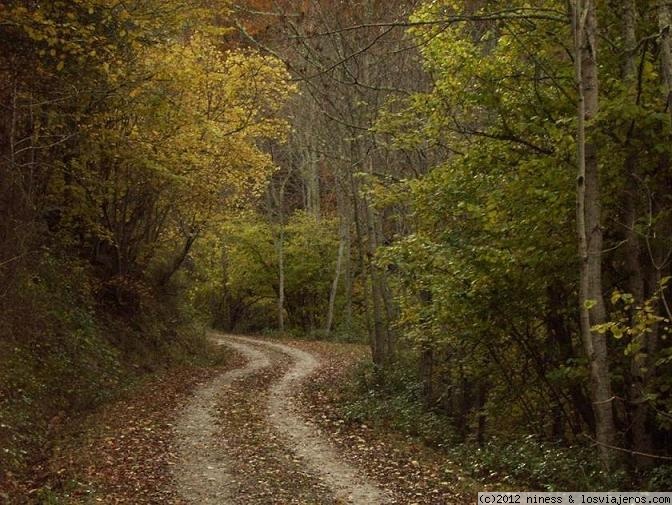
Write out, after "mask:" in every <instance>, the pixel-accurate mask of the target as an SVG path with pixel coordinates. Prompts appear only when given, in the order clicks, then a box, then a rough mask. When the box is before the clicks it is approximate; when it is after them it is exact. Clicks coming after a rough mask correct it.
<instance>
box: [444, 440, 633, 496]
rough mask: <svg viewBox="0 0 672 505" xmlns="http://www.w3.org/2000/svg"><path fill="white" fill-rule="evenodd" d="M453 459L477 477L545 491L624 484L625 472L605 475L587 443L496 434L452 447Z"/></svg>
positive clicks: (609, 487)
mask: <svg viewBox="0 0 672 505" xmlns="http://www.w3.org/2000/svg"><path fill="white" fill-rule="evenodd" d="M449 454H450V457H451V459H453V460H454V461H460V464H461V466H462V467H463V468H464V469H465V470H466V471H467V472H470V473H471V474H472V475H473V476H474V477H476V478H479V479H487V480H491V481H493V482H498V483H499V482H505V483H507V484H510V485H515V486H524V487H525V488H529V489H540V490H543V491H567V490H570V489H591V490H596V491H597V490H605V491H606V490H609V489H615V488H616V489H618V488H622V486H623V482H624V475H623V474H622V473H618V472H616V473H612V474H610V475H605V474H603V473H602V471H601V469H600V467H599V465H598V464H597V462H596V461H595V459H594V457H593V453H592V451H591V450H590V449H589V448H586V447H562V446H558V445H554V444H551V443H549V442H546V441H543V440H539V439H538V438H537V437H535V436H533V435H530V436H527V437H523V438H517V439H514V440H500V439H497V438H493V439H491V440H489V441H488V442H487V443H486V444H485V445H484V446H482V447H478V446H474V445H471V444H465V445H461V446H458V447H455V448H452V449H450V451H449Z"/></svg>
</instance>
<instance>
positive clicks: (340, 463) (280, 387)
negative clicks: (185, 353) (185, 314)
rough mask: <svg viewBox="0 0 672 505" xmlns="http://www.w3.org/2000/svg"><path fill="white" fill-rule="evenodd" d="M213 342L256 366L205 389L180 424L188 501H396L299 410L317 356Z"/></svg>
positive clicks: (372, 504) (180, 469)
mask: <svg viewBox="0 0 672 505" xmlns="http://www.w3.org/2000/svg"><path fill="white" fill-rule="evenodd" d="M212 338H213V339H214V340H215V341H217V342H218V343H219V344H221V345H226V346H229V347H231V348H233V349H234V350H235V351H236V352H239V353H241V354H242V355H243V356H244V357H245V358H246V359H247V360H248V363H247V364H246V365H245V366H244V367H243V368H239V369H236V370H233V371H229V372H227V373H224V374H222V375H220V376H219V377H217V378H215V379H214V380H212V381H211V382H209V383H208V384H206V385H205V386H202V387H201V388H200V389H199V390H197V391H196V392H195V394H194V396H193V397H192V399H191V401H190V402H189V403H188V404H187V406H186V407H185V409H184V411H183V413H182V415H181V417H180V418H179V419H178V423H177V430H176V436H177V442H176V448H177V452H178V456H179V457H178V461H177V465H176V467H175V469H174V475H175V480H176V483H177V485H178V490H179V492H180V494H181V495H182V497H183V498H184V499H186V500H187V501H188V502H189V503H203V504H215V503H217V504H220V505H227V504H228V503H241V501H240V500H241V499H244V503H247V504H253V503H258V504H270V503H297V504H301V503H303V504H311V505H313V504H314V505H317V504H320V505H322V504H330V505H331V504H342V503H350V504H358V505H379V504H380V505H382V504H384V503H393V501H392V498H391V497H390V495H388V493H387V492H385V491H383V490H382V489H381V488H380V487H378V486H377V485H375V484H374V483H372V482H371V481H369V480H368V479H367V478H365V477H363V473H362V471H360V470H358V469H356V468H355V467H354V466H352V465H351V464H349V463H347V462H345V461H344V460H343V458H341V457H340V455H339V453H338V452H337V450H336V449H335V448H334V447H333V446H332V445H331V443H330V442H329V441H328V440H327V438H326V437H324V436H323V435H322V434H321V433H320V432H319V431H318V429H317V428H316V427H315V425H313V424H312V423H311V422H309V421H308V420H307V419H305V418H304V417H303V416H302V415H301V414H300V413H299V412H298V409H297V406H296V404H295V401H294V397H295V395H296V394H297V393H298V389H299V387H300V386H301V384H302V382H303V381H305V380H306V379H307V378H308V377H309V376H310V375H311V374H312V373H313V372H315V371H316V370H317V369H318V368H319V366H320V362H319V360H318V359H317V358H316V357H315V356H314V355H313V354H311V353H308V352H306V351H303V350H300V349H297V348H295V347H291V346H288V345H284V344H279V343H275V342H268V341H265V340H260V339H254V338H249V337H240V336H232V335H222V334H213V335H212ZM287 358H289V363H288V362H287V361H288V360H287ZM225 393H226V394H225ZM227 410H228V412H227Z"/></svg>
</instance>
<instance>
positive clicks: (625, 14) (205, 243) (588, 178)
mask: <svg viewBox="0 0 672 505" xmlns="http://www.w3.org/2000/svg"><path fill="white" fill-rule="evenodd" d="M671 10H672V9H671V8H670V6H669V5H668V4H666V3H665V2H655V1H653V0H650V1H649V0H646V1H635V0H612V1H606V2H599V3H595V2H592V1H588V0H587V1H585V2H584V1H574V2H569V3H567V2H561V1H544V2H537V3H534V5H530V3H529V2H518V1H511V2H507V3H506V5H502V4H501V2H490V1H485V0H479V1H468V2H463V1H450V0H441V1H433V2H422V1H408V2H385V1H375V0H358V1H350V2H338V1H327V0H305V1H298V0H295V1H289V0H267V1H263V0H255V1H252V0H249V1H247V2H239V3H235V2H224V1H222V2H221V3H218V2H215V1H205V0H203V1H197V0H193V1H190V2H172V1H155V0H133V1H129V2H123V3H122V2H115V1H112V0H76V1H72V2H51V3H49V4H48V5H45V4H42V3H39V2H34V3H33V2H12V1H5V2H3V3H2V5H0V43H1V44H2V47H3V48H5V49H4V50H3V53H2V55H0V61H1V62H2V64H1V65H0V75H1V76H2V79H1V80H0V103H1V104H2V108H3V115H2V118H1V119H0V132H1V134H0V149H1V151H2V157H1V159H0V208H1V209H2V220H1V221H0V279H1V282H0V289H1V292H0V312H1V314H2V315H1V316H0V363H1V366H0V407H1V408H2V409H1V410H0V414H1V415H2V418H1V419H0V421H1V423H2V424H0V444H1V446H2V447H3V449H6V450H5V454H6V455H7V457H6V458H3V459H2V465H1V466H0V471H3V472H6V471H16V470H17V469H19V468H21V467H22V465H25V464H26V462H27V461H29V457H30V456H31V455H32V454H34V453H35V450H36V449H39V448H40V447H41V446H42V444H43V443H44V440H45V439H47V438H48V436H49V432H50V429H51V425H50V422H51V420H53V419H54V416H57V417H58V416H66V415H68V414H71V413H73V412H78V411H82V410H86V409H90V408H91V407H92V406H94V405H96V404H97V403H99V402H102V401H105V400H106V399H107V397H108V396H110V395H114V394H115V391H117V390H118V389H119V387H120V386H121V385H122V384H123V383H126V382H128V381H129V380H132V379H131V378H132V377H137V376H139V375H142V374H144V373H147V372H150V371H152V370H155V369H157V368H158V367H163V366H166V365H167V364H171V363H172V364H175V363H178V362H181V361H183V360H188V359H195V358H194V357H195V356H202V355H203V354H205V353H206V349H207V348H206V344H205V340H204V337H203V328H205V327H207V326H209V325H215V326H217V327H220V328H223V329H226V330H229V331H235V332H266V333H278V334H283V335H286V334H291V335H295V336H309V337H312V338H324V339H326V338H330V339H343V340H348V341H367V342H369V343H370V344H371V349H372V357H373V363H372V364H370V365H367V366H364V367H362V369H361V370H359V371H358V372H357V374H356V375H355V376H353V383H352V384H350V385H349V386H348V387H347V388H346V389H347V391H345V392H344V394H345V396H346V397H347V398H348V400H347V403H346V405H344V409H345V412H346V414H347V416H348V417H349V418H350V419H351V420H353V421H355V420H356V421H360V422H361V421H366V422H369V423H379V424H382V425H385V426H388V427H392V428H394V429H399V430H403V431H406V432H408V433H410V434H412V435H416V436H420V437H422V438H423V439H424V440H425V441H426V442H427V443H431V444H434V445H439V446H442V447H444V448H445V450H446V451H447V453H448V454H450V455H453V456H455V457H459V458H460V459H461V460H463V461H464V462H465V466H467V467H469V469H470V470H471V471H473V472H474V473H475V474H476V475H479V476H482V477H488V476H493V475H495V476H497V478H504V479H509V478H510V479H511V480H512V481H513V482H524V483H526V484H527V485H530V486H534V487H545V488H547V489H558V488H561V489H562V488H564V489H568V488H577V487H579V488H582V489H599V488H633V487H634V488H640V489H641V488H648V489H669V487H670V484H672V469H671V467H670V466H669V465H668V462H669V458H670V456H671V454H670V453H671V449H672V440H671V438H670V434H671V433H670V429H671V424H670V423H671V421H672V413H671V412H672V410H671V409H670V404H671V401H672V399H671V397H670V390H671V387H672V375H671V374H670V362H671V361H672V347H670V344H669V343H668V339H667V337H668V335H669V327H668V325H669V319H670V317H671V314H670V309H669V302H668V298H667V297H668V296H669V290H668V283H669V278H670V277H669V276H670V259H671V256H672V221H671V220H672V215H671V212H670V211H671V210H672V206H671V201H670V195H671V194H672V192H671V189H672V188H671V185H672V170H671V167H670V163H671V155H672V152H671V149H672V143H671V142H670V135H671V134H672V128H671V119H672V45H671V43H672V41H671V40H670V37H671V34H670V23H671V17H670V11H671ZM577 204H578V205H577ZM201 359H204V358H201ZM28 433H31V434H30V435H27V434H28ZM577 483H580V485H578V484H577Z"/></svg>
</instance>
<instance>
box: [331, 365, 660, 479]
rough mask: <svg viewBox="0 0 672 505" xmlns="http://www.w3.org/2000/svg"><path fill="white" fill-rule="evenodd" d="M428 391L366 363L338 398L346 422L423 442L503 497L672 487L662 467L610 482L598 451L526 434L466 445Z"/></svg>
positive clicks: (406, 368) (398, 369)
mask: <svg viewBox="0 0 672 505" xmlns="http://www.w3.org/2000/svg"><path fill="white" fill-rule="evenodd" d="M422 391H423V390H422V384H421V381H420V380H419V378H418V377H417V374H416V373H415V372H414V370H413V368H412V367H411V366H410V365H409V364H405V363H403V362H402V363H397V364H396V366H394V367H390V368H389V369H383V370H381V369H375V368H374V367H373V366H372V365H371V364H370V363H363V364H361V365H360V366H359V367H356V368H355V369H354V370H353V372H351V376H350V378H349V380H346V381H344V385H343V386H342V390H341V391H340V394H339V395H338V397H339V398H340V399H341V400H340V401H341V402H342V403H341V405H340V409H341V414H342V415H343V417H344V418H345V419H346V420H347V421H350V422H354V423H366V424H367V425H369V426H372V427H374V428H377V429H380V430H386V431H389V430H393V431H396V432H400V433H403V434H404V435H407V436H410V437H414V438H417V439H418V440H419V441H422V442H423V443H424V444H426V445H428V446H430V447H433V448H435V449H437V450H440V451H441V452H443V453H444V454H445V456H446V467H447V468H449V467H452V466H453V465H458V466H459V467H460V468H461V470H462V471H463V472H464V473H465V474H467V475H469V476H470V477H473V478H475V479H478V480H480V481H482V482H487V483H489V484H494V485H496V486H501V487H503V488H504V489H515V490H521V489H530V490H532V489H534V490H543V491H577V490H590V491H602V490H615V489H621V490H627V489H634V490H643V489H645V490H651V491H660V490H666V489H669V488H670V487H671V485H672V466H658V467H656V468H655V469H653V470H651V471H649V472H648V473H646V474H632V473H630V474H627V473H626V472H625V471H615V472H611V473H609V474H608V475H607V474H605V473H604V472H602V471H601V469H600V467H599V465H598V463H597V462H596V458H595V457H594V448H592V447H587V446H583V445H574V446H566V445H561V444H559V443H553V442H551V441H548V440H543V439H542V438H540V437H538V436H535V435H519V434H517V435H516V434H514V435H510V436H508V437H503V436H499V437H495V436H491V437H490V438H489V439H487V440H486V441H485V442H484V443H483V444H482V445H480V446H479V445H478V444H477V443H476V442H475V441H471V440H467V441H464V440H460V439H459V437H458V436H457V433H458V431H459V430H457V428H458V427H456V426H454V424H453V421H452V420H451V418H450V417H449V416H448V415H447V414H446V413H445V412H435V411H433V410H431V409H428V408H427V407H426V405H425V403H424V402H423V395H422Z"/></svg>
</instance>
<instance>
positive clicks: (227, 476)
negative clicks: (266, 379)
mask: <svg viewBox="0 0 672 505" xmlns="http://www.w3.org/2000/svg"><path fill="white" fill-rule="evenodd" d="M213 340H215V341H216V342H217V343H218V344H220V345H227V346H229V347H232V348H233V349H234V350H236V351H237V352H239V353H240V354H242V355H243V356H244V357H245V358H246V359H247V360H248V363H247V364H246V365H245V366H244V367H243V368H238V369H236V370H231V371H229V372H226V373H224V374H222V375H220V376H219V377H217V378H215V379H214V380H213V381H211V382H209V383H208V384H207V385H205V386H203V387H201V388H200V389H198V390H197V391H196V393H195V394H194V396H193V397H192V398H191V400H190V402H189V403H188V404H187V405H186V406H185V408H184V411H183V414H182V416H181V417H180V418H179V419H178V420H177V422H176V440H177V444H176V446H177V447H176V448H177V453H178V460H179V462H180V463H179V465H178V466H177V467H176V469H175V471H174V477H175V481H176V484H177V488H178V491H179V493H180V494H181V495H182V497H183V498H184V499H186V500H187V501H188V502H190V503H194V504H204V505H234V504H238V503H240V501H239V500H236V499H235V497H234V496H232V491H231V487H232V484H233V482H234V479H233V477H232V475H231V470H230V465H231V464H232V463H233V462H231V461H228V458H227V455H226V454H224V452H223V451H222V450H221V448H220V449H218V445H217V444H216V443H215V440H214V439H215V435H216V432H217V412H216V405H217V397H218V395H219V394H221V392H222V390H224V389H225V388H226V387H227V386H229V385H230V384H231V383H233V382H234V381H235V380H236V379H240V378H242V377H245V376H248V375H252V374H254V373H256V372H258V371H259V370H262V369H263V368H266V367H268V366H270V360H269V359H268V356H267V355H266V354H265V353H263V352H261V351H259V350H257V349H255V348H253V347H250V346H249V345H245V344H243V343H240V342H235V341H233V340H231V339H229V338H223V337H222V336H220V335H217V336H216V337H214V338H213Z"/></svg>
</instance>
